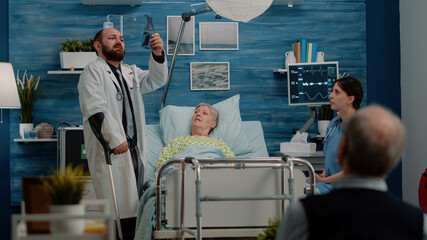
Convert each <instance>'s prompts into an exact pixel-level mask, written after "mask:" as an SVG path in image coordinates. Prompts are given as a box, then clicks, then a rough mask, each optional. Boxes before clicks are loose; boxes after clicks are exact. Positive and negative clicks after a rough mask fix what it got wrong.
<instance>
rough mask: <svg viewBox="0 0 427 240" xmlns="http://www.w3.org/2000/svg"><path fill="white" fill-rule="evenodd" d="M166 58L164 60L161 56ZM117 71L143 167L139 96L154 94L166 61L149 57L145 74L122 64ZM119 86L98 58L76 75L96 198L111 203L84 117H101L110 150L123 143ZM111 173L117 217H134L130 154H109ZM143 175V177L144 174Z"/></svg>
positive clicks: (97, 146)
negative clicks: (131, 113) (132, 114)
mask: <svg viewBox="0 0 427 240" xmlns="http://www.w3.org/2000/svg"><path fill="white" fill-rule="evenodd" d="M165 58H166V57H165ZM121 70H122V74H123V77H124V79H125V80H126V83H127V85H128V87H129V91H130V95H131V96H132V102H133V107H134V111H135V122H136V127H137V135H138V151H139V156H140V157H141V159H142V161H143V163H144V166H145V168H147V167H146V166H147V152H148V151H147V136H146V131H145V111H144V103H143V100H142V95H141V94H142V93H147V92H151V91H154V90H156V89H158V88H160V87H161V86H163V85H164V84H165V83H166V80H167V73H168V68H167V61H166V59H165V62H164V63H163V64H159V63H157V62H156V61H155V60H154V59H153V57H152V54H150V62H149V71H147V70H142V69H140V68H138V67H136V66H135V65H131V66H130V65H127V64H122V65H121ZM113 82H115V83H116V84H117V86H120V84H119V83H118V81H117V79H116V77H115V76H114V73H113V72H112V71H111V69H110V67H109V66H108V64H107V63H106V62H105V61H104V60H103V59H102V58H100V57H98V58H97V59H96V60H95V61H93V62H91V63H90V64H88V65H87V66H86V67H85V69H84V70H83V72H82V74H81V75H80V80H79V83H78V90H79V102H80V108H81V110H82V113H83V132H84V140H85V145H86V156H87V158H88V165H89V171H90V173H91V177H92V182H93V187H94V190H95V194H96V197H97V198H99V199H110V201H111V204H113V200H112V193H111V187H110V180H109V172H108V167H107V164H106V162H105V156H104V151H103V148H102V146H101V144H100V142H99V141H98V139H97V138H96V137H95V135H94V134H93V132H92V129H91V127H90V124H89V121H88V118H89V117H90V116H92V115H93V114H95V113H98V112H103V113H104V114H105V117H104V121H103V124H102V129H101V133H102V135H103V136H104V138H105V139H106V140H107V141H108V142H109V145H110V148H111V149H113V148H115V147H117V146H119V145H120V144H122V143H123V142H125V141H126V136H125V133H124V130H123V126H122V121H121V119H122V111H123V105H122V104H123V103H122V100H120V101H119V100H117V89H116V87H115V86H114V83H113ZM111 162H112V173H113V179H114V186H115V191H116V197H117V205H118V207H119V211H120V217H121V218H130V217H135V216H136V214H137V209H138V202H139V199H138V192H137V186H136V180H135V174H134V171H133V165H132V159H131V155H130V152H129V151H127V152H126V153H124V154H120V155H115V154H112V155H111ZM144 176H145V174H144Z"/></svg>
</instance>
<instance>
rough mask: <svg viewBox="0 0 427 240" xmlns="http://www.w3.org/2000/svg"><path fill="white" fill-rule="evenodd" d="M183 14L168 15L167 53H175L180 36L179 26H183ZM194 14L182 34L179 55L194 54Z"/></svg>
mask: <svg viewBox="0 0 427 240" xmlns="http://www.w3.org/2000/svg"><path fill="white" fill-rule="evenodd" d="M181 21H182V18H181V16H167V41H166V49H167V55H173V51H174V49H175V45H176V40H177V38H178V33H179V27H180V26H181ZM194 25H195V19H194V16H192V17H191V20H190V21H189V22H187V23H186V24H185V28H184V33H183V34H182V39H181V44H180V45H179V51H178V55H194V48H195V47H194V45H195V37H194V32H195V31H194Z"/></svg>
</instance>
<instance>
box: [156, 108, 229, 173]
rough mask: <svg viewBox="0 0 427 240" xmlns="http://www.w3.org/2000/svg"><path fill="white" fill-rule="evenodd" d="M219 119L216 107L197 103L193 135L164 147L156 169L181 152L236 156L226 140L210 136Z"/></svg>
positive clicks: (178, 139)
mask: <svg viewBox="0 0 427 240" xmlns="http://www.w3.org/2000/svg"><path fill="white" fill-rule="evenodd" d="M218 121H219V113H218V111H217V110H216V109H215V108H214V107H212V106H211V105H209V104H206V103H200V104H199V105H197V107H196V108H195V110H194V113H193V117H192V120H191V136H186V137H179V138H175V139H173V140H172V141H171V142H170V143H169V144H168V145H167V146H166V147H164V148H163V150H162V152H161V153H160V157H159V161H158V162H157V164H156V170H157V169H158V168H159V166H160V165H161V164H163V163H164V162H166V161H167V160H169V159H171V158H172V157H179V154H185V153H188V154H191V153H194V152H197V153H196V155H197V157H201V156H202V157H212V156H211V155H212V154H213V155H214V156H213V157H235V156H234V153H233V151H231V149H230V148H229V147H228V146H227V144H225V142H224V141H222V140H221V139H214V138H210V137H208V135H209V133H210V132H211V131H212V130H213V129H214V128H215V127H216V125H217V123H218ZM221 155H222V156H221ZM188 156H193V155H188ZM181 157H183V156H181ZM185 157H187V156H185Z"/></svg>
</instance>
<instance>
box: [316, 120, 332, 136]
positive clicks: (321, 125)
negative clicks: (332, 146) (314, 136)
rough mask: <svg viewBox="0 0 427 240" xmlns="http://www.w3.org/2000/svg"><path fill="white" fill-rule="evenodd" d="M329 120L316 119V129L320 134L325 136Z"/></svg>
mask: <svg viewBox="0 0 427 240" xmlns="http://www.w3.org/2000/svg"><path fill="white" fill-rule="evenodd" d="M329 123H331V120H319V121H317V131H319V134H320V136H325V134H326V128H328V126H329Z"/></svg>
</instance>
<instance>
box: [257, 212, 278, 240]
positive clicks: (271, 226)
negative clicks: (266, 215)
mask: <svg viewBox="0 0 427 240" xmlns="http://www.w3.org/2000/svg"><path fill="white" fill-rule="evenodd" d="M281 220H282V219H281V218H280V217H275V218H273V219H268V226H267V227H266V228H265V229H264V230H263V231H262V232H263V233H260V234H259V235H258V237H257V240H274V239H275V238H276V233H277V230H278V229H279V225H280V222H281Z"/></svg>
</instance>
